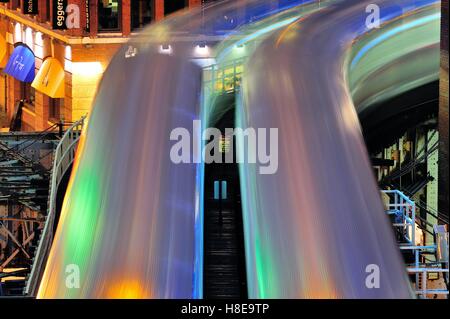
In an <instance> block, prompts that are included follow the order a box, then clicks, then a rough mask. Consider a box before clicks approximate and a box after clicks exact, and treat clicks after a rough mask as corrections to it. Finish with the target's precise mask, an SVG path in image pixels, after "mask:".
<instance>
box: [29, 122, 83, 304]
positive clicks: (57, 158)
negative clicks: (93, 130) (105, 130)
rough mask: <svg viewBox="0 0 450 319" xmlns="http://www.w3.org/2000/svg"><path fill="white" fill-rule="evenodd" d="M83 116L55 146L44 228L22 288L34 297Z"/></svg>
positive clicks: (79, 134) (48, 248)
mask: <svg viewBox="0 0 450 319" xmlns="http://www.w3.org/2000/svg"><path fill="white" fill-rule="evenodd" d="M84 120H85V117H82V118H81V119H80V120H79V121H77V122H75V123H74V124H73V125H72V126H71V127H70V128H69V129H68V130H67V131H66V132H65V134H64V136H63V137H62V138H61V140H60V142H59V144H58V146H57V147H56V150H55V153H54V158H53V166H52V172H51V179H50V189H49V190H50V192H49V196H48V210H47V214H46V216H45V224H44V228H43V230H42V232H41V234H40V236H39V239H38V246H37V250H36V254H35V256H34V258H33V263H32V266H31V271H30V274H29V276H28V278H27V283H26V286H25V289H24V295H27V296H32V297H35V296H36V294H37V290H38V288H39V282H40V279H41V277H42V274H43V271H44V267H45V261H46V260H47V257H48V254H49V252H50V248H51V243H52V240H53V235H54V233H53V232H54V226H55V222H57V221H56V213H57V212H56V200H57V192H58V187H59V184H60V183H61V181H62V179H63V177H64V175H65V173H66V172H67V170H68V169H69V168H70V167H71V165H72V163H73V161H74V158H75V152H76V148H77V145H78V141H79V139H80V136H81V130H82V128H83V125H84Z"/></svg>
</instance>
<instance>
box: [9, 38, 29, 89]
mask: <svg viewBox="0 0 450 319" xmlns="http://www.w3.org/2000/svg"><path fill="white" fill-rule="evenodd" d="M3 72H5V73H6V74H9V75H11V76H12V77H15V78H16V79H17V80H19V81H22V82H33V79H34V54H33V52H32V51H31V50H30V49H29V48H28V47H26V46H24V45H18V46H16V48H15V49H14V51H13V53H12V54H11V57H10V58H9V60H8V64H7V65H6V67H5V69H4V70H3Z"/></svg>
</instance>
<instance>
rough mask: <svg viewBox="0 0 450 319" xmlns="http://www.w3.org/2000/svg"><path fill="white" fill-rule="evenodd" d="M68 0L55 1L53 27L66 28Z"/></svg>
mask: <svg viewBox="0 0 450 319" xmlns="http://www.w3.org/2000/svg"><path fill="white" fill-rule="evenodd" d="M66 8H67V0H55V1H53V29H57V30H64V29H67V26H66V17H67V13H66Z"/></svg>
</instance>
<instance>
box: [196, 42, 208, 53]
mask: <svg viewBox="0 0 450 319" xmlns="http://www.w3.org/2000/svg"><path fill="white" fill-rule="evenodd" d="M195 53H196V54H197V55H200V56H207V55H208V54H209V48H208V46H207V45H206V44H205V43H200V44H198V45H197V46H196V47H195Z"/></svg>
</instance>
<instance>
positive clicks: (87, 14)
mask: <svg viewBox="0 0 450 319" xmlns="http://www.w3.org/2000/svg"><path fill="white" fill-rule="evenodd" d="M85 12H86V27H85V29H84V30H85V31H86V32H87V33H89V32H91V23H90V22H91V12H90V1H89V0H86V5H85Z"/></svg>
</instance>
